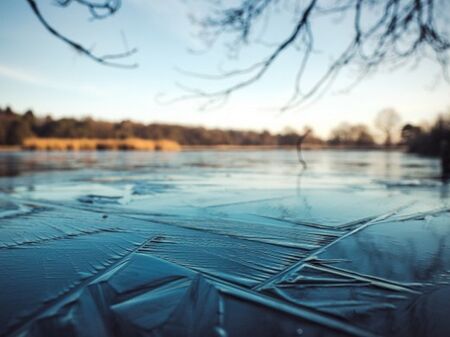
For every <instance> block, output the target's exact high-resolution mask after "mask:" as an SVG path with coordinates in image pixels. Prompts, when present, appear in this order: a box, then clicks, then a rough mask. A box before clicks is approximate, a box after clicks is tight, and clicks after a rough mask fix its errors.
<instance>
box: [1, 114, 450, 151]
mask: <svg viewBox="0 0 450 337" xmlns="http://www.w3.org/2000/svg"><path fill="white" fill-rule="evenodd" d="M384 112H386V111H384ZM381 115H383V114H381ZM384 122H385V123H386V122H387V123H388V126H389V123H391V124H392V121H390V120H389V119H387V120H386V118H385V121H384ZM390 126H391V129H390V130H388V131H387V133H386V140H385V141H384V142H381V143H382V144H377V142H376V137H375V135H374V134H372V132H371V130H370V128H369V127H368V126H367V125H364V124H349V123H341V124H339V125H338V126H336V127H335V128H333V129H332V130H331V132H330V134H329V137H328V138H327V139H322V138H320V137H318V136H316V135H315V134H314V131H313V130H312V129H310V128H305V129H304V131H303V133H301V132H300V133H299V132H297V131H295V130H294V129H289V128H287V129H286V130H285V132H283V133H277V134H274V133H271V132H269V131H262V132H257V131H250V130H247V131H243V130H222V129H208V128H204V127H194V126H181V125H172V124H159V123H151V124H144V123H139V122H134V121H130V120H125V121H121V122H109V121H102V120H94V119H92V118H83V119H75V118H60V119H55V118H52V117H50V116H45V117H39V116H37V115H35V113H34V112H33V111H31V110H28V111H26V112H24V113H22V114H21V113H19V112H16V111H13V109H11V108H10V107H8V106H7V107H5V108H2V107H0V145H3V146H20V145H23V144H24V142H25V140H26V139H29V138H63V139H94V138H95V139H105V140H106V139H121V140H125V139H131V138H137V139H143V140H153V141H158V140H170V141H173V142H176V143H178V144H180V145H182V146H213V145H233V146H249V145H250V146H294V145H296V144H297V141H298V139H299V137H300V136H301V135H302V134H304V133H306V132H307V130H309V132H308V136H307V137H306V139H305V142H304V143H305V144H308V145H316V146H337V147H339V146H344V147H376V146H383V145H384V146H385V147H389V146H393V145H395V146H405V147H406V149H407V151H409V152H412V153H417V154H420V155H426V156H439V154H440V151H441V147H442V146H443V143H445V142H446V141H447V142H448V140H449V139H450V114H449V113H447V114H441V115H439V116H438V117H437V119H436V120H435V121H432V122H431V123H429V124H428V125H427V124H424V125H414V124H410V123H407V124H404V125H403V126H401V125H399V126H398V127H396V128H393V126H394V125H390ZM379 128H380V130H382V131H383V130H384V129H383V127H379ZM384 128H385V129H386V127H384ZM397 129H398V130H397ZM386 130H387V129H386ZM395 132H398V133H399V134H400V137H399V141H396V142H392V141H391V137H392V135H391V133H395Z"/></svg>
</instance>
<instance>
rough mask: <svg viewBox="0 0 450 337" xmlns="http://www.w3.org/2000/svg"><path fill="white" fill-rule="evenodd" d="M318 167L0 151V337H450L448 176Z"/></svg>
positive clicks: (387, 166) (258, 157) (433, 168)
mask: <svg viewBox="0 0 450 337" xmlns="http://www.w3.org/2000/svg"><path fill="white" fill-rule="evenodd" d="M305 158H306V160H307V161H308V170H306V171H302V170H301V168H300V167H299V166H298V163H297V162H296V156H295V153H294V152H291V151H261V152H258V151H254V152H221V153H220V154H217V153H211V152H185V153H130V152H127V153H120V152H115V153H109V152H102V153H25V152H24V153H7V154H5V153H3V154H0V175H3V176H4V177H0V266H1V268H2V275H1V276H0V289H2V292H1V295H0V308H1V309H0V335H1V336H3V335H4V336H46V337H47V336H124V335H127V336H128V335H129V336H186V335H190V336H245V335H246V336H251V335H258V336H280V335H282V336H300V335H305V336H324V335H326V336H372V335H384V336H431V335H432V336H449V335H450V332H449V329H450V324H449V323H448V322H447V321H448V320H446V319H445V317H446V314H447V315H448V314H449V311H448V310H449V309H448V306H447V303H449V302H450V297H449V294H450V291H449V290H448V289H450V250H449V247H450V227H449V223H450V222H449V219H450V213H449V198H448V185H445V184H442V183H441V182H440V181H438V180H436V179H435V177H436V176H437V175H438V172H439V167H438V165H437V162H435V161H433V160H429V159H422V158H417V157H413V156H409V155H405V154H402V153H397V152H389V153H384V152H368V153H362V152H343V151H342V152H339V151H336V152H332V151H330V152H328V151H319V152H314V151H311V152H306V153H305ZM418 318H419V319H418Z"/></svg>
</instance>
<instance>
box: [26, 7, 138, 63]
mask: <svg viewBox="0 0 450 337" xmlns="http://www.w3.org/2000/svg"><path fill="white" fill-rule="evenodd" d="M26 1H27V2H28V4H29V5H30V7H31V9H32V10H33V13H34V14H35V15H36V17H37V18H38V19H39V21H40V22H41V23H42V25H43V26H44V27H45V28H46V29H47V30H48V31H49V32H50V33H51V34H52V35H54V36H55V37H56V38H58V39H60V40H61V41H63V42H64V43H66V44H68V45H69V46H70V47H72V48H73V49H75V50H76V51H77V52H79V53H81V54H82V55H85V56H87V57H88V58H90V59H92V60H94V61H96V62H98V63H101V64H103V65H107V66H113V67H119V68H135V67H137V64H135V63H134V64H126V63H119V62H112V61H111V60H118V59H124V58H127V57H129V56H131V55H133V54H135V53H136V52H137V49H136V48H133V49H127V50H126V51H124V52H122V53H115V54H107V55H101V56H99V55H96V54H94V53H93V52H92V51H91V50H89V49H87V48H86V47H84V46H83V45H82V44H80V43H78V42H75V41H73V40H72V39H69V38H68V37H66V36H65V35H63V34H61V33H60V32H59V31H58V30H57V29H56V28H54V27H53V26H51V25H50V24H49V23H48V22H47V20H46V19H45V18H44V16H43V15H42V13H41V11H40V10H39V7H38V5H37V4H36V1H35V0H26ZM73 2H76V3H78V4H80V5H83V6H86V7H87V8H88V9H89V11H90V13H91V15H92V18H93V19H103V18H106V17H108V16H111V15H113V14H114V13H115V12H116V11H117V10H118V9H119V8H120V0H105V1H97V2H96V1H88V0H57V1H56V3H57V4H58V5H60V6H62V7H67V6H69V5H70V4H71V3H73Z"/></svg>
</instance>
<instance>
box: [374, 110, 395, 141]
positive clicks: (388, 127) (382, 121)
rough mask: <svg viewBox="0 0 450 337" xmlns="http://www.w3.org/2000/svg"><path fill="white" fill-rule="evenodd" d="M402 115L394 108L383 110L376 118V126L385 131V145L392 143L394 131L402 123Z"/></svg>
mask: <svg viewBox="0 0 450 337" xmlns="http://www.w3.org/2000/svg"><path fill="white" fill-rule="evenodd" d="M400 121H401V118H400V115H399V114H398V113H397V112H396V111H395V110H394V109H391V108H389V109H384V110H381V111H380V112H379V113H378V115H377V117H376V118H375V126H376V127H377V128H378V129H380V130H381V132H383V133H384V136H385V139H384V145H385V146H391V145H392V133H393V132H394V130H395V129H396V128H397V127H398V125H399V124H400Z"/></svg>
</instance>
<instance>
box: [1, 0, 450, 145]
mask: <svg viewBox="0 0 450 337" xmlns="http://www.w3.org/2000/svg"><path fill="white" fill-rule="evenodd" d="M193 3H195V5H196V6H198V7H192V4H193ZM199 3H200V2H195V1H190V7H188V6H187V5H186V4H185V3H184V2H182V1H180V0H164V1H163V0H127V1H123V6H122V8H121V10H120V11H119V12H118V14H117V15H115V16H114V17H112V18H109V19H107V20H102V21H89V15H88V13H87V12H86V11H85V10H84V9H83V8H80V7H79V6H76V5H74V6H71V7H69V8H68V9H61V8H59V7H56V6H54V5H52V1H50V0H38V4H40V5H41V7H42V10H43V12H44V14H45V15H46V17H47V19H48V21H49V22H50V23H52V24H53V25H54V26H55V27H58V29H59V30H60V31H61V32H64V33H65V34H66V35H67V36H70V37H72V38H73V39H74V40H77V41H79V42H83V43H84V44H85V45H86V46H89V47H92V48H93V50H94V51H98V53H99V54H102V53H109V52H114V51H121V50H122V49H123V40H122V38H121V34H122V32H123V33H124V34H125V36H126V38H127V41H128V43H129V45H130V46H136V47H138V48H139V52H138V54H137V55H136V56H135V57H134V58H133V59H132V61H137V62H138V63H139V67H138V68H137V69H135V70H123V69H115V68H110V67H104V66H101V65H98V64H96V63H94V62H92V61H90V60H89V59H87V58H85V57H82V56H80V55H77V54H76V53H75V52H74V51H73V50H71V49H70V48H69V47H67V46H66V45H64V44H63V43H62V42H60V41H58V40H57V39H55V38H54V37H53V36H51V35H50V34H48V33H47V32H46V31H45V30H44V28H43V27H42V26H41V25H40V23H39V22H38V21H37V19H36V18H35V17H34V15H33V14H32V12H31V10H30V8H29V7H28V5H27V3H26V1H24V0H2V1H0V105H2V106H5V105H11V106H12V107H13V108H15V109H17V110H19V111H24V110H25V109H28V108H32V109H33V110H34V111H36V112H37V113H38V114H41V115H43V114H47V113H50V114H52V115H53V116H56V117H61V116H74V117H85V116H93V117H96V118H100V119H107V120H122V119H132V120H136V121H143V122H155V121H157V122H169V123H182V124H190V125H204V126H209V127H226V128H228V127H231V128H239V129H249V128H251V129H256V130H262V129H269V130H271V131H281V130H283V129H284V128H285V127H291V128H294V129H301V128H302V127H303V126H305V125H310V126H312V127H313V128H314V129H315V130H316V131H317V132H318V133H319V134H321V135H324V136H325V135H327V133H328V132H329V130H330V128H332V127H333V126H335V125H336V124H338V123H339V122H341V121H349V122H354V123H356V122H363V123H367V124H372V122H373V119H374V117H375V115H376V114H377V112H378V111H380V110H381V109H383V108H385V107H393V108H395V109H396V110H398V111H399V112H400V113H401V115H402V117H403V120H404V121H412V122H420V121H422V120H426V119H430V118H432V116H433V115H435V114H437V113H438V112H443V111H445V110H447V109H448V108H449V107H450V95H449V92H450V86H449V84H448V83H445V82H444V81H442V80H441V79H440V77H439V76H437V75H438V74H439V68H438V67H437V66H436V65H435V64H433V63H432V62H430V61H425V62H422V63H421V64H420V65H419V66H418V67H415V68H414V69H413V68H412V67H406V68H403V69H400V70H396V71H393V70H392V69H384V70H381V71H380V72H378V73H377V74H376V75H372V76H371V77H369V78H367V79H366V80H365V81H363V82H362V83H361V84H359V86H357V87H356V88H355V89H353V90H352V91H350V93H346V94H344V93H342V92H341V89H342V88H344V87H345V85H346V84H348V83H349V82H351V80H352V79H353V78H354V77H353V76H354V73H353V72H352V70H349V71H347V72H344V73H343V74H342V75H341V77H340V78H339V80H338V81H337V82H336V83H335V84H334V86H333V87H332V89H331V90H329V91H328V92H327V93H326V94H325V95H324V96H322V97H321V99H320V100H319V101H317V102H315V103H314V104H312V105H309V106H307V108H304V109H297V110H292V111H287V112H284V113H281V114H280V113H279V111H278V110H277V108H278V107H280V106H282V104H283V103H285V102H286V100H287V98H289V96H290V94H291V90H292V86H293V82H292V81H293V78H292V74H293V73H294V72H295V71H293V69H294V70H295V68H294V67H295V65H296V64H298V61H297V59H298V55H297V54H296V53H293V52H292V53H287V54H286V55H285V56H284V57H283V58H282V59H280V60H279V62H277V64H275V66H274V67H273V68H272V69H271V71H270V72H269V73H268V74H267V75H266V77H265V78H263V79H262V80H261V81H259V82H257V83H255V84H254V85H253V86H251V87H248V88H246V89H244V90H242V91H240V92H237V93H236V94H235V95H233V96H232V97H231V99H230V100H229V101H228V103H227V104H226V105H224V106H223V107H221V108H220V109H215V110H208V111H201V110H200V109H199V106H200V105H199V102H197V101H182V102H178V103H176V104H170V105H166V104H160V102H159V100H158V99H156V98H157V97H166V98H174V97H178V96H179V95H181V94H182V92H180V90H179V88H178V86H177V83H183V84H186V85H190V86H197V87H201V88H205V89H208V88H214V87H215V86H217V85H218V84H217V83H216V82H208V81H206V82H205V81H203V82H200V81H199V80H197V79H193V78H190V77H186V76H184V75H183V74H181V73H180V72H179V71H177V68H183V69H187V70H191V71H194V72H202V73H214V72H215V71H216V70H217V69H218V68H219V67H227V68H228V69H231V68H233V66H243V65H246V64H248V63H250V62H251V61H252V60H256V59H257V58H258V56H261V54H260V52H261V49H258V48H249V49H247V50H244V51H243V53H242V54H241V55H240V58H239V59H232V60H230V59H229V58H227V56H226V53H225V50H224V48H223V46H222V45H221V44H218V45H217V46H216V47H215V48H213V49H212V50H209V51H207V52H205V53H201V54H193V53H191V52H189V49H199V48H201V47H202V45H201V42H200V41H199V39H198V38H196V37H195V33H196V28H195V27H194V26H193V25H192V24H191V23H190V21H189V19H188V14H189V13H190V12H196V13H199V12H201V11H202V10H204V8H203V7H202V6H201V5H200V4H199ZM286 22H287V23H286ZM288 23H289V22H288V20H286V18H284V17H280V18H277V19H276V20H275V22H274V23H273V24H274V25H278V27H279V32H280V34H282V33H283V31H284V30H285V29H288V28H289V24H288ZM345 29H346V28H345V25H343V26H342V28H341V30H340V31H339V28H337V29H334V28H333V29H330V27H329V26H326V25H322V26H320V27H318V30H317V32H318V37H319V41H322V45H323V46H327V47H323V48H322V49H321V53H319V54H317V56H316V57H315V59H314V61H313V62H312V63H311V64H310V67H309V68H308V72H307V74H306V77H305V79H306V81H308V79H313V78H315V77H317V76H319V75H320V74H321V71H323V69H325V67H326V66H327V64H329V59H330V55H332V54H333V51H334V49H333V48H334V47H335V46H338V45H340V44H342V42H343V41H344V40H345V36H346V34H345V33H346V30H345ZM286 31H287V30H286ZM319 43H320V42H319ZM327 48H329V49H327ZM330 48H331V49H330ZM266 52H268V50H266ZM296 62H297V63H296ZM161 95H163V96H161Z"/></svg>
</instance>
